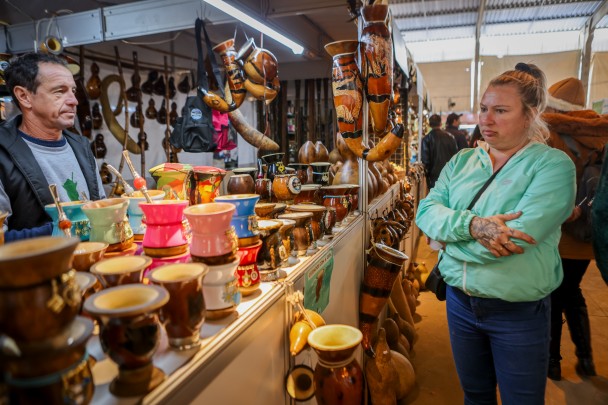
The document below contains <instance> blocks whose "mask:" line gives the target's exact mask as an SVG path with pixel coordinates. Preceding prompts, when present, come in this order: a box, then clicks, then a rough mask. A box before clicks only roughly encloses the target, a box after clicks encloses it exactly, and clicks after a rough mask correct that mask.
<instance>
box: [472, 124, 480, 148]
mask: <svg viewBox="0 0 608 405" xmlns="http://www.w3.org/2000/svg"><path fill="white" fill-rule="evenodd" d="M480 141H483V136H481V131H480V130H479V125H475V129H474V130H473V135H471V140H470V141H469V148H476V147H477V146H478V144H479V142H480Z"/></svg>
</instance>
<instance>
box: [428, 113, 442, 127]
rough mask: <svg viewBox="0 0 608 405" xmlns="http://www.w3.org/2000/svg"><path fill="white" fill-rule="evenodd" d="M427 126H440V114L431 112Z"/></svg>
mask: <svg viewBox="0 0 608 405" xmlns="http://www.w3.org/2000/svg"><path fill="white" fill-rule="evenodd" d="M429 126H430V127H431V128H437V127H440V126H441V116H440V115H438V114H433V115H431V117H430V118H429Z"/></svg>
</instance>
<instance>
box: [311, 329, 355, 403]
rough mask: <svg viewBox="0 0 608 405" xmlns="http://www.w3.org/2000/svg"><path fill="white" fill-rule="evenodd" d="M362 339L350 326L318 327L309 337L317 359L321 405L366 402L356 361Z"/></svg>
mask: <svg viewBox="0 0 608 405" xmlns="http://www.w3.org/2000/svg"><path fill="white" fill-rule="evenodd" d="M361 338H362V335H361V332H360V331H359V330H358V329H357V328H354V327H352V326H348V325H325V326H319V327H318V328H316V329H314V330H313V331H312V332H310V334H309V335H308V344H309V345H310V347H312V348H313V349H314V351H315V352H316V353H317V356H318V362H317V365H316V367H315V373H314V382H315V398H316V400H317V403H318V404H319V405H346V404H348V405H359V404H363V403H364V396H363V393H364V387H365V380H364V376H363V370H361V366H360V365H359V363H358V362H357V359H356V358H355V351H356V349H357V347H358V346H359V343H360V342H361Z"/></svg>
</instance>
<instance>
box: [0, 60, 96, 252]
mask: <svg viewBox="0 0 608 405" xmlns="http://www.w3.org/2000/svg"><path fill="white" fill-rule="evenodd" d="M4 75H5V78H6V83H7V87H8V90H9V92H10V93H11V95H12V97H13V102H14V103H15V104H16V105H17V107H18V108H19V110H20V111H21V114H20V115H17V116H16V117H14V118H12V119H11V120H9V121H6V122H4V123H2V124H1V125H0V211H4V212H8V214H9V216H8V218H7V220H6V222H5V224H6V229H5V231H6V232H5V240H6V242H11V241H14V240H17V239H25V238H30V237H35V236H42V235H50V234H51V232H52V224H51V218H50V217H49V215H48V214H47V213H46V212H45V211H44V206H45V205H46V204H52V203H53V199H52V197H51V193H50V191H49V184H51V183H55V184H57V191H58V193H59V198H60V200H61V201H64V202H66V201H75V200H80V199H81V198H82V197H81V196H82V195H83V194H84V195H85V196H86V197H87V198H88V199H91V200H98V199H100V198H105V193H104V191H103V187H102V184H101V179H100V177H99V172H98V170H97V163H96V161H95V157H94V156H93V153H92V152H91V148H90V147H89V142H88V141H87V140H86V139H85V138H83V137H82V136H80V135H76V134H73V133H70V132H68V131H66V130H65V129H66V128H70V127H72V126H73V125H74V118H75V117H76V106H77V105H78V101H77V100H76V96H75V95H74V93H75V89H76V84H75V82H74V78H73V76H72V73H71V72H70V70H69V69H68V68H67V65H66V63H65V62H64V61H63V60H61V59H59V58H58V57H57V56H54V55H49V54H43V53H28V54H25V55H23V56H21V57H19V58H17V59H15V60H13V61H11V63H10V66H9V67H8V68H7V69H6V70H5V72H4Z"/></svg>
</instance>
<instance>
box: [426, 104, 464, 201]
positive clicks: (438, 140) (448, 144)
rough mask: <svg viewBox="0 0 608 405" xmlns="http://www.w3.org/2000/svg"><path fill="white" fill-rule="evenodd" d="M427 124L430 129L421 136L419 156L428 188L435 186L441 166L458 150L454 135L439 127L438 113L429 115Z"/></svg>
mask: <svg viewBox="0 0 608 405" xmlns="http://www.w3.org/2000/svg"><path fill="white" fill-rule="evenodd" d="M429 125H430V127H431V130H430V131H429V133H428V134H427V135H426V136H425V137H424V138H422V145H420V156H421V160H422V163H423V164H424V170H425V172H426V179H427V184H428V186H429V189H430V188H433V187H434V186H435V182H436V181H437V179H438V178H439V174H440V173H441V170H442V169H443V166H445V164H446V163H447V162H448V161H449V160H450V159H451V158H452V156H454V155H455V154H456V152H458V146H457V145H456V141H455V140H454V137H453V136H452V135H451V134H449V133H447V132H445V131H443V130H442V129H441V128H440V127H441V117H440V116H439V115H437V114H433V115H431V117H430V118H429Z"/></svg>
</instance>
